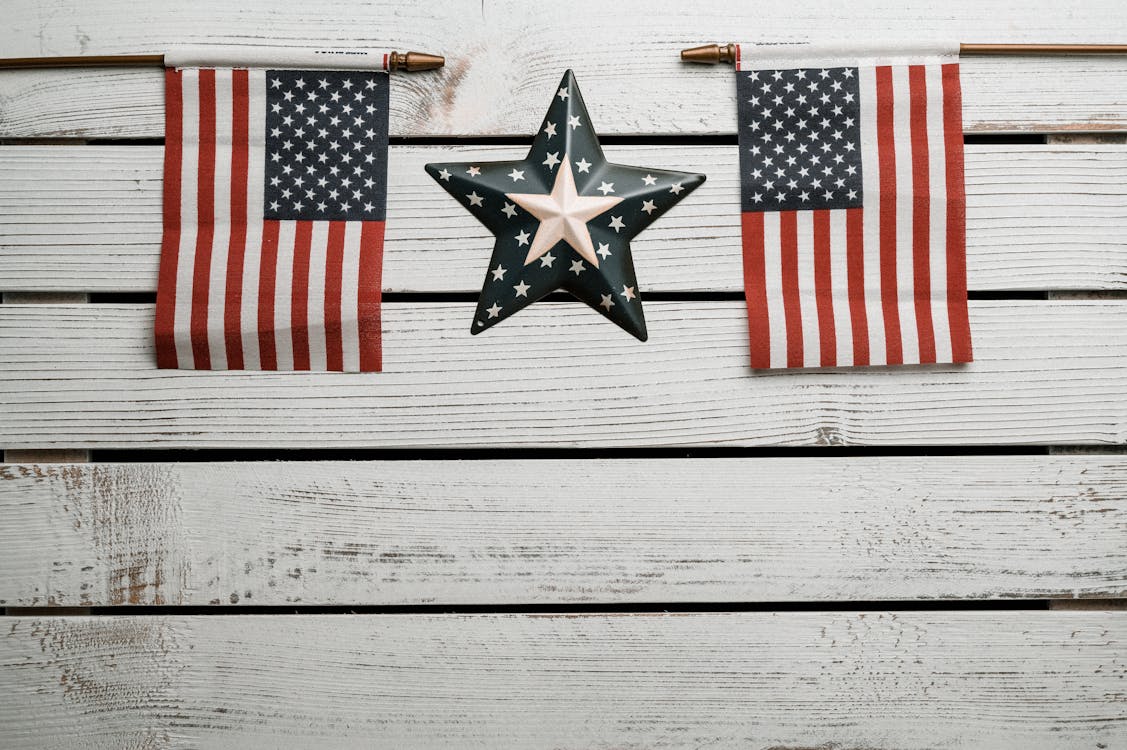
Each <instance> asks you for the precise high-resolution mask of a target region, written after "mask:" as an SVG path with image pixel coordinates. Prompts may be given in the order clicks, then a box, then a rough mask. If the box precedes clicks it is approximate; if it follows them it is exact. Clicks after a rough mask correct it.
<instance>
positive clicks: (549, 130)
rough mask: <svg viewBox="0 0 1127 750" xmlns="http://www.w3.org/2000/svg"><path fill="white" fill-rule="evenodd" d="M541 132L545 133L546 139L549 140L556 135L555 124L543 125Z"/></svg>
mask: <svg viewBox="0 0 1127 750" xmlns="http://www.w3.org/2000/svg"><path fill="white" fill-rule="evenodd" d="M543 132H545V133H547V134H548V137H549V138H551V137H552V136H553V135H555V134H556V123H554V122H547V123H544V130H543Z"/></svg>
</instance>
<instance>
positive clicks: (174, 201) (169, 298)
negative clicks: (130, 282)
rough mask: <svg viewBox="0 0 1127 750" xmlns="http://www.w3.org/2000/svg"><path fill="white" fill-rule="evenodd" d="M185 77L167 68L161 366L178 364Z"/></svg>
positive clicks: (159, 292) (158, 341) (159, 291)
mask: <svg viewBox="0 0 1127 750" xmlns="http://www.w3.org/2000/svg"><path fill="white" fill-rule="evenodd" d="M183 86H184V77H183V74H182V73H181V72H180V71H178V70H174V69H172V68H169V69H168V70H166V71H165V72H164V118H165V146H164V232H163V234H162V235H161V243H160V277H159V280H158V282H157V309H156V323H155V325H154V328H155V338H156V350H157V367H161V368H175V367H176V366H177V361H176V341H175V336H174V333H173V328H174V325H175V319H176V271H177V267H178V265H179V263H178V260H179V258H180V172H181V160H182V149H183V146H182V141H183V139H184V137H183V130H184V93H183Z"/></svg>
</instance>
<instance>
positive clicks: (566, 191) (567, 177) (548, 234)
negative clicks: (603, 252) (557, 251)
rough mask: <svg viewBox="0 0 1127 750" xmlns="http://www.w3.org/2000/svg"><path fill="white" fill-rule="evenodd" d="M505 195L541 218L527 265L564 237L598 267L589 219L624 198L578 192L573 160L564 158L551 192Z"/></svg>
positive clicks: (564, 239) (583, 256) (529, 249)
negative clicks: (588, 225) (589, 228)
mask: <svg viewBox="0 0 1127 750" xmlns="http://www.w3.org/2000/svg"><path fill="white" fill-rule="evenodd" d="M505 197H507V198H508V199H509V200H511V201H513V202H514V203H516V204H517V205H518V206H520V207H521V208H523V209H524V210H525V211H528V212H529V213H530V214H532V215H533V216H535V217H536V218H537V219H539V220H540V226H539V227H537V229H536V236H535V237H533V238H532V246H531V247H530V248H528V256H527V257H526V258H525V260H524V264H525V265H526V266H527V265H528V264H529V263H531V262H532V261H534V260H536V259H537V258H539V257H540V256H541V255H543V254H544V253H546V252H548V251H549V250H551V249H552V247H553V246H554V245H555V244H556V243H557V242H559V241H560V240H563V241H564V242H566V243H567V244H569V245H571V247H572V249H574V250H575V252H577V253H579V255H580V256H581V257H582V258H583V259H584V260H587V261H589V262H590V263H591V265H593V266H595V267H596V268H598V267H599V258H598V256H596V255H595V248H594V245H593V244H592V243H591V233H590V232H589V231H588V230H587V222H588V221H590V220H591V219H593V218H595V217H596V216H598V215H599V214H601V213H603V212H604V211H609V210H610V209H611V208H613V207H615V206H617V205H618V204H619V203H621V202H622V199H621V198H617V197H614V198H612V197H610V196H605V197H600V196H594V195H579V193H578V192H576V190H575V177H574V175H572V173H571V163H570V162H569V161H568V160H567V159H564V161H563V164H562V166H561V167H560V171H559V172H557V173H556V182H555V184H554V185H553V186H552V192H551V193H549V194H547V195H542V194H535V193H506V194H505Z"/></svg>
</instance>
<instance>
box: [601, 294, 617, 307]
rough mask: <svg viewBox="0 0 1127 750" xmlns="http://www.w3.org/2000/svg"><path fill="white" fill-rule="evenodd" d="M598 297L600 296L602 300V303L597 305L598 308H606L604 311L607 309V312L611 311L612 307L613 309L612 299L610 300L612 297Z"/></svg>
mask: <svg viewBox="0 0 1127 750" xmlns="http://www.w3.org/2000/svg"><path fill="white" fill-rule="evenodd" d="M600 296H601V297H602V298H603V301H602V302H600V303H599V307H605V308H606V309H607V310H608V311H609V310H610V309H611V308H612V307H614V300H613V299H611V297H612V296H613V295H610V294H603V295H600Z"/></svg>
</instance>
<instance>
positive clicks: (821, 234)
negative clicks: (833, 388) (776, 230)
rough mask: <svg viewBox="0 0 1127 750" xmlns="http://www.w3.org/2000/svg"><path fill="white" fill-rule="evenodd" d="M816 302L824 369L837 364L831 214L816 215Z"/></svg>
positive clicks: (820, 212)
mask: <svg viewBox="0 0 1127 750" xmlns="http://www.w3.org/2000/svg"><path fill="white" fill-rule="evenodd" d="M813 218H814V300H815V302H816V303H817V306H818V341H819V344H820V347H821V350H822V351H821V360H820V363H821V365H822V367H834V366H835V365H837V328H836V326H835V325H834V301H833V300H834V288H833V273H832V271H831V270H830V212H829V211H826V210H819V211H815V212H814V217H813Z"/></svg>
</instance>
